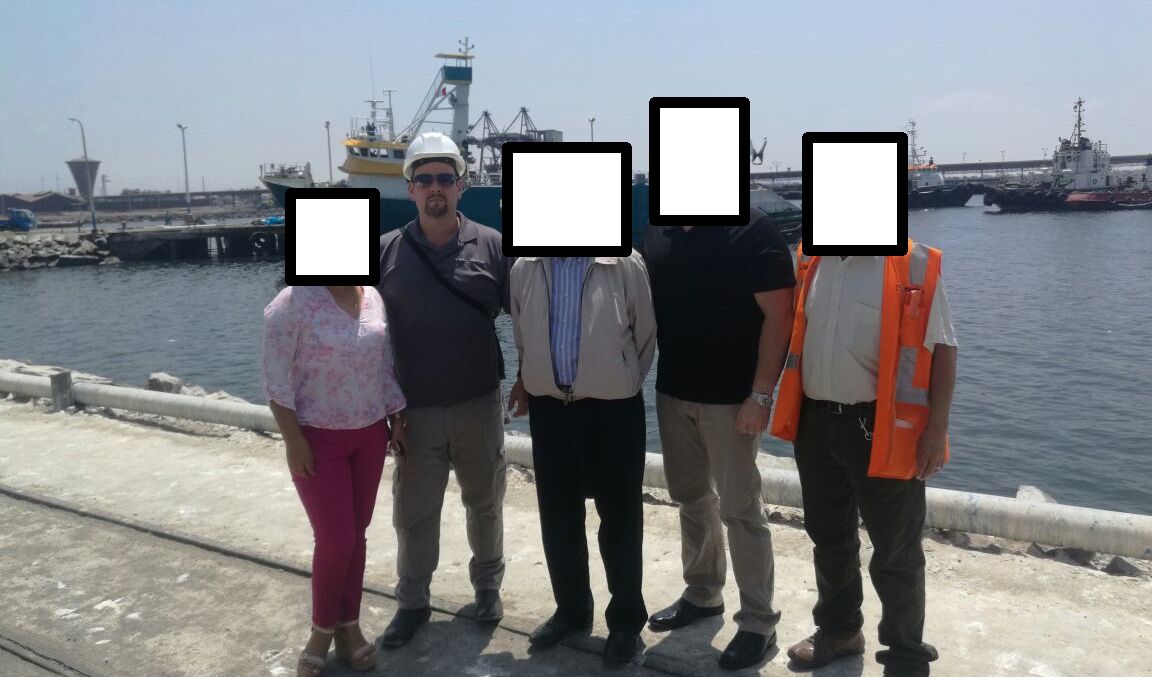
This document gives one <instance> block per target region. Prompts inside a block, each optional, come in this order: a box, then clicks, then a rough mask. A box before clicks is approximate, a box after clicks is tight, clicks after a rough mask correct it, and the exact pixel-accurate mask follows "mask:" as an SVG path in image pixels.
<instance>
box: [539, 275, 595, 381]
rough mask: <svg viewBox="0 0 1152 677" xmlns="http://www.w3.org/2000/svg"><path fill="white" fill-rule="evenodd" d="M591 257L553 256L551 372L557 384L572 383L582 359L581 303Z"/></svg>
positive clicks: (549, 317) (550, 316) (550, 332)
mask: <svg viewBox="0 0 1152 677" xmlns="http://www.w3.org/2000/svg"><path fill="white" fill-rule="evenodd" d="M591 260H592V259H591V257H588V256H568V257H559V256H553V257H552V302H551V303H549V304H548V330H549V334H550V336H551V344H552V372H553V374H555V376H556V385H558V386H561V387H566V386H571V385H572V382H573V381H575V380H576V367H577V363H578V361H579V358H580V306H581V298H582V296H583V291H584V273H585V272H586V271H587V270H588V265H589V263H590V262H591Z"/></svg>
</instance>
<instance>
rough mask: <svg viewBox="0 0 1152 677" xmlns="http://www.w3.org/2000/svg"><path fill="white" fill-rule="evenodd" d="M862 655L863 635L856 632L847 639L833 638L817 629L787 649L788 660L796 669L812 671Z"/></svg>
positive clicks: (842, 637)
mask: <svg viewBox="0 0 1152 677" xmlns="http://www.w3.org/2000/svg"><path fill="white" fill-rule="evenodd" d="M860 653H864V633H863V632H861V631H859V630H857V631H856V634H854V635H848V636H847V637H844V636H841V637H834V636H832V635H829V634H828V633H827V632H824V631H823V630H820V629H817V630H816V634H814V635H812V636H811V637H809V638H807V639H805V640H803V641H801V642H799V643H797V644H793V645H792V647H791V648H789V649H788V658H791V659H792V662H793V663H794V664H795V665H796V667H798V668H801V669H805V670H812V669H815V668H818V667H821V666H824V665H828V664H829V663H831V662H832V661H834V660H836V659H837V658H843V657H845V656H854V655H856V654H860Z"/></svg>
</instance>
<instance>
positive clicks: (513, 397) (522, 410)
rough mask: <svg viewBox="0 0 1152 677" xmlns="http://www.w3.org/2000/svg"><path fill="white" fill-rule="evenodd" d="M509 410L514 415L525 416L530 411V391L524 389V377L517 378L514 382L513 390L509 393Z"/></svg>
mask: <svg viewBox="0 0 1152 677" xmlns="http://www.w3.org/2000/svg"><path fill="white" fill-rule="evenodd" d="M508 412H509V413H510V414H512V415H513V416H523V415H524V414H527V413H528V391H527V390H525V389H524V379H522V378H517V379H516V382H515V383H513V384H512V392H511V393H509V394H508Z"/></svg>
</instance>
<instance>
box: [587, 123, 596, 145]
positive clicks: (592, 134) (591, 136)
mask: <svg viewBox="0 0 1152 677" xmlns="http://www.w3.org/2000/svg"><path fill="white" fill-rule="evenodd" d="M588 140H589V141H595V140H596V118H588Z"/></svg>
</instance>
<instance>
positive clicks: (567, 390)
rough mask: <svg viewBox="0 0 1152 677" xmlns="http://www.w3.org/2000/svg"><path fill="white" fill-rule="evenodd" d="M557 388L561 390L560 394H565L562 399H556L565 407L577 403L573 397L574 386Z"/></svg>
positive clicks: (558, 386) (559, 386)
mask: <svg viewBox="0 0 1152 677" xmlns="http://www.w3.org/2000/svg"><path fill="white" fill-rule="evenodd" d="M556 387H557V388H559V389H560V392H561V393H562V394H563V396H562V397H557V398H556V399H558V400H560V401H561V402H563V403H564V406H568V405H569V404H571V403H573V402H575V401H576V400H575V398H573V397H572V386H570V385H567V386H564V385H559V384H557V386H556Z"/></svg>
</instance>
